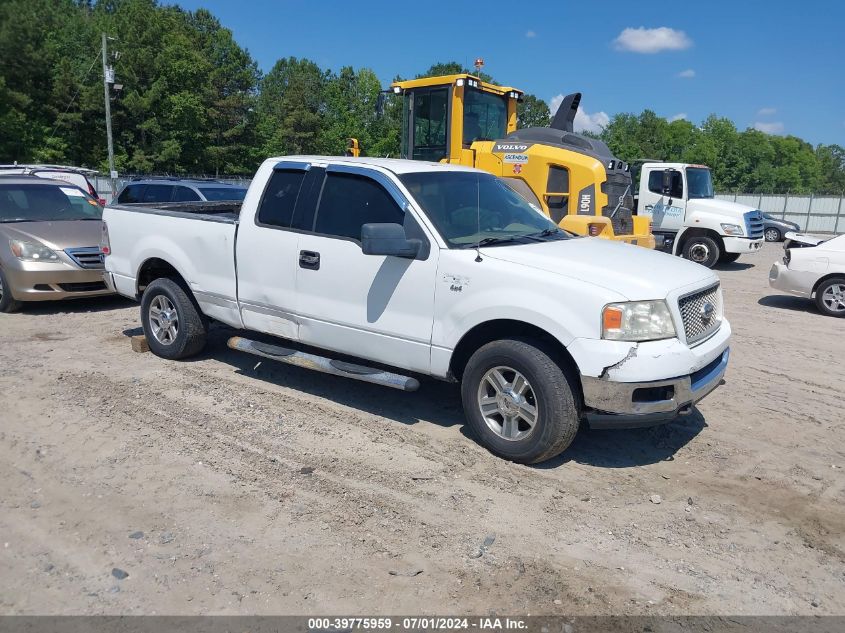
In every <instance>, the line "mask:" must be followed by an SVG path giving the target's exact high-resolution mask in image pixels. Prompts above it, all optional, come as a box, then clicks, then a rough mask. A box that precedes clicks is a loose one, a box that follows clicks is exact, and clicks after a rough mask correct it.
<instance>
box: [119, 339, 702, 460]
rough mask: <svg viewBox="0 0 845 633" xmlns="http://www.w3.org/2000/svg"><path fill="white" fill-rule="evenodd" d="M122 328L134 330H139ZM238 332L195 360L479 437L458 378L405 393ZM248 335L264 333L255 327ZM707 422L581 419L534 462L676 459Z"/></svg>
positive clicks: (213, 342)
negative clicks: (324, 369) (629, 424)
mask: <svg viewBox="0 0 845 633" xmlns="http://www.w3.org/2000/svg"><path fill="white" fill-rule="evenodd" d="M124 333H125V334H126V335H128V336H132V335H134V334H135V333H136V330H127V331H125V332H124ZM235 334H237V331H235V330H232V329H230V328H227V327H223V326H215V327H214V328H213V329H212V331H211V332H210V334H209V339H210V340H209V345H208V347H207V348H206V350H205V351H204V352H203V353H202V354H201V355H199V356H197V357H196V358H195V360H206V359H212V360H214V361H217V362H221V363H225V364H227V365H229V366H231V367H232V368H233V369H234V371H235V372H236V373H238V374H241V375H243V376H247V377H249V378H252V379H255V380H261V381H264V382H266V383H270V384H272V385H275V386H279V387H283V388H287V389H294V390H297V391H301V392H303V393H307V394H310V395H312V396H317V397H320V398H325V399H327V400H331V401H333V402H336V403H338V404H340V405H342V406H346V407H349V408H351V409H355V410H358V411H362V412H366V413H369V414H372V415H378V416H381V417H384V418H387V419H389V420H393V421H395V422H398V423H400V424H409V425H410V424H416V423H418V422H428V423H431V424H436V425H438V426H442V427H451V426H456V425H459V426H460V427H461V428H460V432H461V434H462V435H464V436H465V437H466V438H467V441H471V442H476V439H475V436H474V435H473V433H472V432H471V431H470V430H469V428H468V427H467V426H466V424H465V419H464V414H463V408H462V405H461V394H460V387H459V386H458V385H457V384H454V383H447V382H442V381H439V380H433V379H428V378H421V380H420V382H421V384H420V389H419V390H418V391H416V392H413V393H407V392H404V391H399V390H396V389H390V388H387V387H382V386H380V385H373V384H369V383H365V382H360V381H356V380H351V379H349V378H341V377H339V376H332V375H329V374H323V373H320V372H316V371H312V370H308V369H303V368H300V367H295V366H292V365H286V364H284V363H280V362H277V361H273V360H270V359H265V358H260V357H257V356H252V355H250V354H246V353H243V352H238V351H235V350H231V349H229V348H228V347H227V346H226V341H227V339H228V338H229V337H230V336H232V335H235ZM250 337H251V338H260V337H259V336H256V335H254V334H253V333H250ZM276 343H277V344H278V340H276ZM706 426H707V424H706V422H705V420H704V418H703V416H702V415H701V413H699V411H698V410H694V411H693V413H692V414H690V415H689V416H687V417H684V418H680V419H678V420H676V421H674V422H672V423H670V424H667V425H663V426H658V427H653V428H646V429H633V430H603V431H596V430H592V429H590V428H588V427H587V426H586V425H585V424H582V427H581V429H580V431H579V433H578V436H577V437H576V439H575V442H574V443H573V444H572V446H570V447H569V448H568V449H567V450H566V451H565V452H564V453H563V454H562V455H560V456H558V457H556V458H554V459H551V460H549V461H547V462H544V463H542V464H537V465H536V466H534V467H535V468H541V469H549V468H558V467H565V466H566V465H567V463H568V462H576V463H579V464H585V465H591V466H596V467H600V468H627V467H632V466H643V465H646V464H654V463H657V462H661V461H667V460H672V459H674V454H675V453H676V452H677V451H678V450H679V449H680V448H682V447H683V446H685V445H686V444H687V443H689V442H690V441H691V440H692V439H693V438H695V436H696V435H698V434H699V433H700V432H701V431H702V429H704V428H705V427H706Z"/></svg>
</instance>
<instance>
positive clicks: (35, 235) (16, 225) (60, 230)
mask: <svg viewBox="0 0 845 633" xmlns="http://www.w3.org/2000/svg"><path fill="white" fill-rule="evenodd" d="M102 226H103V223H102V222H101V221H99V220H69V221H64V222H8V223H3V224H0V233H3V234H5V235H6V236H7V237H8V239H10V240H25V241H29V242H33V241H35V242H41V243H42V244H44V246H46V247H48V248H52V249H53V250H58V251H63V250H65V249H66V248H82V247H86V246H98V245H99V244H100V234H101V231H102Z"/></svg>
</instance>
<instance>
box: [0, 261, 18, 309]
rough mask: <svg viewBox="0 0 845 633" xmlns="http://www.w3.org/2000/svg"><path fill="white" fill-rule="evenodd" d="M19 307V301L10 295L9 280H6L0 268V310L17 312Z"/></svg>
mask: <svg viewBox="0 0 845 633" xmlns="http://www.w3.org/2000/svg"><path fill="white" fill-rule="evenodd" d="M20 308H21V303H20V301H15V300H14V298H13V297H12V290H11V288H10V287H9V282H7V281H6V276H5V275H4V274H3V270H2V269H0V312H6V313H9V312H17V311H18V310H20Z"/></svg>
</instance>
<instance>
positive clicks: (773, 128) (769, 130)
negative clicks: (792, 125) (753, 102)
mask: <svg viewBox="0 0 845 633" xmlns="http://www.w3.org/2000/svg"><path fill="white" fill-rule="evenodd" d="M754 129H755V130H760V131H761V132H765V133H766V134H783V123H781V122H780V121H773V122H772V123H763V122H762V121H757V122H756V123H755V124H754Z"/></svg>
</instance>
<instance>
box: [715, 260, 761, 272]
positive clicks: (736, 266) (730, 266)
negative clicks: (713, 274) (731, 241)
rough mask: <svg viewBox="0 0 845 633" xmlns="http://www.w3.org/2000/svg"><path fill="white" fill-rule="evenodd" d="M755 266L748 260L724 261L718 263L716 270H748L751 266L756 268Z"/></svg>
mask: <svg viewBox="0 0 845 633" xmlns="http://www.w3.org/2000/svg"><path fill="white" fill-rule="evenodd" d="M754 266H755V265H754V264H749V263H747V262H724V263H721V264H716V270H726V271H727V270H748V269H749V268H754Z"/></svg>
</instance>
